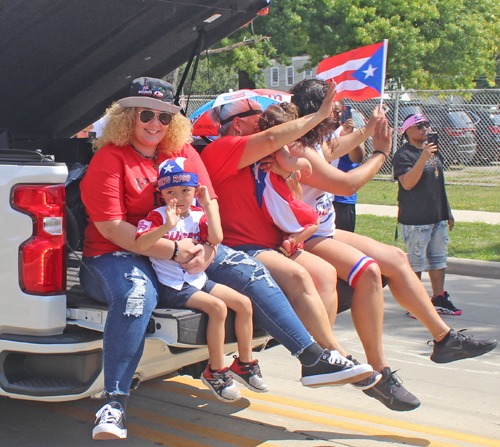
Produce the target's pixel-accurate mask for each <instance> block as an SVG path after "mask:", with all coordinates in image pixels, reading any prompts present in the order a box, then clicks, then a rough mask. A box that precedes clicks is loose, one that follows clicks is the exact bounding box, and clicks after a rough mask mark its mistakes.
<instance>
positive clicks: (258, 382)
mask: <svg viewBox="0 0 500 447" xmlns="http://www.w3.org/2000/svg"><path fill="white" fill-rule="evenodd" d="M229 370H230V371H231V374H232V375H233V379H234V380H236V381H238V382H240V383H242V384H243V385H245V386H246V387H247V388H248V389H249V390H252V391H255V392H257V393H266V392H267V391H268V390H269V386H268V385H267V383H266V382H265V380H264V379H263V378H262V373H261V372H260V366H259V362H258V361H257V360H253V361H252V362H251V363H241V362H240V359H239V358H238V357H236V356H235V357H234V362H233V364H232V365H231V366H230V367H229Z"/></svg>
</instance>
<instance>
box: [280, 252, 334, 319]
mask: <svg viewBox="0 0 500 447" xmlns="http://www.w3.org/2000/svg"><path fill="white" fill-rule="evenodd" d="M290 259H292V260H294V261H295V262H297V263H298V264H300V265H301V266H302V267H304V268H305V269H306V270H307V272H308V273H309V275H311V278H312V280H313V282H314V286H315V287H316V290H317V292H318V294H319V296H320V298H321V301H323V305H324V306H325V309H326V313H327V314H328V320H329V321H330V327H331V328H333V325H334V324H335V319H336V318H337V310H338V308H339V303H338V296H337V271H336V270H335V267H334V266H333V265H331V264H330V263H328V262H327V261H324V260H323V259H321V258H318V257H317V256H314V255H311V253H308V252H306V251H296V252H295V253H294V254H293V255H292V256H291V257H290Z"/></svg>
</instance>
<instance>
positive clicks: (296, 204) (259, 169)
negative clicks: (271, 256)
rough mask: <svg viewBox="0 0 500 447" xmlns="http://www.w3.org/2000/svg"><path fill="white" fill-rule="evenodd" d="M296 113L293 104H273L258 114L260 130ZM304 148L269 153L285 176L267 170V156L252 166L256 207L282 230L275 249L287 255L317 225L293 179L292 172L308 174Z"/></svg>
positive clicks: (312, 210) (308, 235) (290, 148)
mask: <svg viewBox="0 0 500 447" xmlns="http://www.w3.org/2000/svg"><path fill="white" fill-rule="evenodd" d="M298 116H299V115H298V110H297V107H296V106H295V105H294V104H289V103H280V104H273V105H271V106H269V107H268V108H267V109H266V110H265V111H264V113H262V115H261V116H260V119H259V127H260V130H266V129H269V128H270V127H274V126H276V125H278V124H282V123H286V122H288V121H291V120H294V119H297V118H298ZM306 150H308V149H307V148H304V147H302V146H289V147H282V148H280V149H278V150H277V151H276V152H275V153H274V154H272V155H271V157H274V158H275V159H276V163H277V164H278V166H279V167H280V168H281V169H282V170H284V171H286V175H287V176H288V177H287V178H286V179H283V177H281V176H280V175H278V174H277V173H275V172H269V168H268V167H269V163H268V161H267V160H269V159H268V158H266V159H263V160H260V161H259V162H257V163H254V165H253V166H252V170H253V172H254V175H255V186H256V190H257V201H258V203H259V207H260V208H261V210H262V212H263V213H264V215H266V216H267V218H268V219H269V220H270V221H271V222H272V223H273V224H274V225H275V226H276V227H278V228H279V229H280V230H281V231H282V232H283V233H284V235H283V242H282V244H281V246H279V247H276V249H277V250H278V251H279V252H281V253H282V254H284V255H285V256H287V257H289V256H291V255H292V254H293V253H295V251H296V250H301V249H303V247H304V241H306V240H307V239H309V238H310V237H311V236H312V235H313V234H314V233H315V232H316V231H317V229H318V226H319V219H318V213H317V212H316V211H315V210H314V209H313V208H311V207H310V206H309V205H307V204H306V203H304V202H303V201H302V188H301V186H300V184H299V183H298V180H300V178H299V177H297V179H296V173H298V174H299V175H300V173H301V172H302V173H303V174H304V175H306V176H310V175H311V172H312V168H311V163H309V161H308V160H307V159H306V158H304V153H305V151H306ZM290 172H291V174H290ZM295 179H296V180H295Z"/></svg>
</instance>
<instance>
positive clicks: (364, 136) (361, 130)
mask: <svg viewBox="0 0 500 447" xmlns="http://www.w3.org/2000/svg"><path fill="white" fill-rule="evenodd" d="M358 130H359V131H360V132H361V134H362V135H363V138H364V139H365V140H366V135H365V132H364V131H363V129H362V128H361V127H360V128H359V129H358Z"/></svg>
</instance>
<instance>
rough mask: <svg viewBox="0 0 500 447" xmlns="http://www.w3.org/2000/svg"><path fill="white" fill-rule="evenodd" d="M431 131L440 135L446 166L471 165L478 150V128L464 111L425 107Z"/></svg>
mask: <svg viewBox="0 0 500 447" xmlns="http://www.w3.org/2000/svg"><path fill="white" fill-rule="evenodd" d="M422 108H423V113H424V115H425V116H426V117H427V119H428V120H429V121H430V123H431V130H432V131H433V132H437V133H438V135H439V151H440V152H441V154H442V155H443V159H444V163H445V166H451V165H456V164H465V165H469V164H471V162H472V160H473V158H474V156H475V154H476V150H477V143H476V137H475V132H476V127H475V126H474V123H473V122H472V120H471V119H470V117H469V115H467V113H466V112H464V111H463V110H456V109H453V108H450V107H449V106H441V105H423V107H422Z"/></svg>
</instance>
